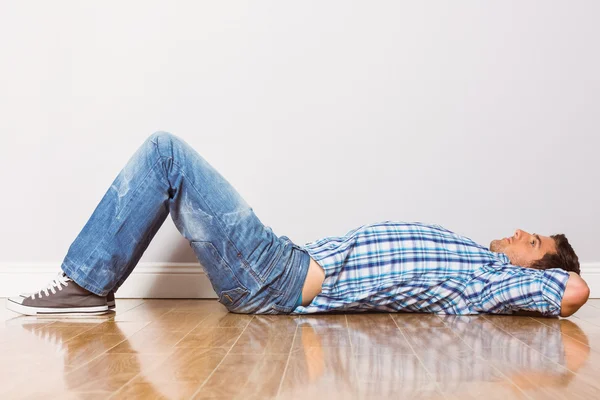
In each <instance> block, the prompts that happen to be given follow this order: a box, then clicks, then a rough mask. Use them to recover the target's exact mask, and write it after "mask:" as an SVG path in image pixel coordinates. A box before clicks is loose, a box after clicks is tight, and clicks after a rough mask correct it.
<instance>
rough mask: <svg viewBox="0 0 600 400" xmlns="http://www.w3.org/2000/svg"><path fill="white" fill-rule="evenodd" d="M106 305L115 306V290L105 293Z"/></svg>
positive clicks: (23, 295)
mask: <svg viewBox="0 0 600 400" xmlns="http://www.w3.org/2000/svg"><path fill="white" fill-rule="evenodd" d="M32 294H33V293H21V294H20V295H19V296H21V297H31V295H32ZM106 305H107V306H108V309H109V310H114V309H115V308H116V307H117V303H116V302H115V292H113V291H112V290H111V291H110V292H108V294H107V295H106Z"/></svg>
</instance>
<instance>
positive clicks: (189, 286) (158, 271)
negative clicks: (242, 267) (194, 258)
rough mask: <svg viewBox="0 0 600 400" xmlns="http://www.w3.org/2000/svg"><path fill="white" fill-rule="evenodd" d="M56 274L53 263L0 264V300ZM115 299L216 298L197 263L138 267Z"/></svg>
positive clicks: (29, 289) (33, 287)
mask: <svg viewBox="0 0 600 400" xmlns="http://www.w3.org/2000/svg"><path fill="white" fill-rule="evenodd" d="M59 272H60V265H59V264H55V263H37V264H32V263H28V264H24V263H21V264H8V263H0V297H9V296H15V295H17V294H19V293H24V292H32V291H35V290H40V288H41V287H43V286H44V285H45V284H47V283H48V282H50V281H51V280H52V279H54V278H55V277H56V275H57V274H58V273H59ZM116 297H117V298H119V297H120V298H199V299H201V298H208V299H214V298H217V295H216V293H215V291H214V290H213V288H212V285H211V283H210V281H209V279H208V277H207V276H206V274H205V273H204V270H203V269H202V267H201V266H200V264H198V263H152V262H146V263H142V262H140V263H138V265H137V266H136V267H135V269H134V270H133V272H132V273H131V275H130V276H129V278H127V280H126V281H125V283H123V286H121V287H120V288H119V291H118V292H117V293H116Z"/></svg>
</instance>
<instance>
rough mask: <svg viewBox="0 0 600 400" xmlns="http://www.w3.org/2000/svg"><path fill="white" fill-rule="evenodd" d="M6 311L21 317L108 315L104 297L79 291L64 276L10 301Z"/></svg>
mask: <svg viewBox="0 0 600 400" xmlns="http://www.w3.org/2000/svg"><path fill="white" fill-rule="evenodd" d="M6 308H8V309H9V310H11V311H15V312H18V313H21V314H25V315H98V314H104V313H106V312H108V305H107V304H106V297H104V296H98V295H96V294H94V293H92V292H89V291H88V290H86V289H84V288H82V287H81V286H79V285H78V284H76V283H75V282H74V281H73V280H72V279H70V278H69V277H68V276H67V275H65V273H64V272H62V271H61V272H60V273H59V274H58V276H57V277H56V278H55V279H54V280H53V281H52V282H50V283H49V284H48V286H47V287H45V288H43V289H42V290H40V291H39V292H38V293H33V294H32V295H31V296H29V297H22V296H17V297H11V298H9V299H7V300H6Z"/></svg>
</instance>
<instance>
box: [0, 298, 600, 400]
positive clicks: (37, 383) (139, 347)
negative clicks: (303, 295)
mask: <svg viewBox="0 0 600 400" xmlns="http://www.w3.org/2000/svg"><path fill="white" fill-rule="evenodd" d="M0 321H3V323H2V325H1V326H0V354H1V355H2V360H3V362H2V366H1V367H0V398H2V399H21V398H32V399H33V398H44V399H48V398H57V399H106V398H111V399H135V398H139V399H158V398H172V399H188V398H194V399H272V398H273V399H308V400H314V399H377V398H402V399H411V398H414V399H438V398H439V399H469V398H474V399H475V398H477V399H479V398H482V397H483V398H485V399H486V400H489V399H503V400H507V399H577V398H580V399H594V398H600V378H599V377H600V300H595V299H594V300H590V301H589V302H588V303H587V304H586V305H585V306H584V307H583V308H581V309H580V310H579V311H578V312H577V313H576V314H575V315H574V316H571V317H569V318H559V319H553V318H531V317H512V316H462V317H456V316H438V315H430V314H384V313H380V314H323V315H313V316H285V315H283V316H279V315H269V316H267V315H263V316H258V315H255V316H252V315H240V314H231V313H227V311H226V309H225V308H224V307H223V306H222V305H221V304H219V303H217V302H216V301H214V300H126V299H117V309H116V312H115V313H111V314H109V315H106V316H101V317H90V318H86V319H77V318H64V319H52V318H34V317H18V316H17V315H16V314H13V313H11V312H9V311H7V310H6V309H4V307H2V308H1V309H0Z"/></svg>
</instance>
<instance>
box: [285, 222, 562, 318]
mask: <svg viewBox="0 0 600 400" xmlns="http://www.w3.org/2000/svg"><path fill="white" fill-rule="evenodd" d="M301 247H303V248H304V249H306V251H307V252H308V253H309V254H310V256H311V257H312V258H313V259H314V260H315V261H316V262H317V263H319V264H320V265H321V266H322V267H323V269H324V271H325V281H324V282H323V289H322V291H321V293H319V294H318V295H317V296H316V297H315V298H314V299H313V301H312V302H311V303H310V304H309V305H308V306H306V307H303V306H299V307H296V308H295V309H294V310H293V311H292V314H309V313H316V312H327V311H336V312H337V311H384V312H397V311H402V312H430V313H435V314H481V313H493V314H512V313H513V311H519V310H526V311H538V312H540V313H542V315H547V316H556V315H559V314H560V305H561V300H562V296H563V294H564V291H565V288H566V284H567V280H568V279H569V273H568V272H567V271H565V270H563V269H559V268H553V269H547V270H536V269H532V268H523V267H519V266H515V265H511V264H510V260H509V259H508V257H507V256H506V254H504V253H494V252H492V251H490V250H489V249H488V248H486V247H484V246H482V245H479V244H477V243H475V242H474V241H473V240H471V239H469V238H467V237H464V236H461V235H458V234H456V233H454V232H451V231H449V230H447V229H445V228H443V227H441V226H439V225H428V224H425V223H421V222H401V221H384V222H379V223H374V224H367V225H363V226H360V227H358V228H356V229H353V230H351V231H349V232H348V233H346V235H344V236H329V237H325V238H323V239H319V240H316V241H313V242H309V243H306V244H304V245H303V246H301Z"/></svg>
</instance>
